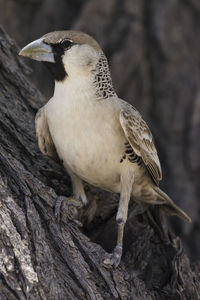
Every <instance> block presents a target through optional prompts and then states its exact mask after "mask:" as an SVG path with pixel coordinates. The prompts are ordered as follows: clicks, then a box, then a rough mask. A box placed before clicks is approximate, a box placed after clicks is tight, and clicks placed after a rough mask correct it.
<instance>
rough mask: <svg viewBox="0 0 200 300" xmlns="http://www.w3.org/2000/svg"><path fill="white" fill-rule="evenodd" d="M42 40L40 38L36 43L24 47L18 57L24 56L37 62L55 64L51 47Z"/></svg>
mask: <svg viewBox="0 0 200 300" xmlns="http://www.w3.org/2000/svg"><path fill="white" fill-rule="evenodd" d="M43 40H44V38H40V39H38V40H36V41H33V42H32V43H30V44H28V45H27V46H25V47H24V48H23V49H22V50H21V51H20V52H19V55H22V56H26V57H29V58H32V59H35V60H38V61H47V62H52V63H55V59H54V55H53V52H52V47H51V46H50V45H48V44H45V43H44V42H43Z"/></svg>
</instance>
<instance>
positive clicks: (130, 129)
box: [120, 102, 162, 185]
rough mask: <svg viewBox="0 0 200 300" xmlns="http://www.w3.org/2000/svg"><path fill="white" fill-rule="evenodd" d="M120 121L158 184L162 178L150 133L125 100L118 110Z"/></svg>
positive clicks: (128, 138)
mask: <svg viewBox="0 0 200 300" xmlns="http://www.w3.org/2000/svg"><path fill="white" fill-rule="evenodd" d="M120 123H121V126H122V128H123V130H124V133H125V135H126V138H127V140H128V141H129V143H130V145H131V147H132V148H133V150H134V152H135V153H136V154H137V155H138V156H140V157H141V158H142V160H143V162H144V164H145V165H146V167H147V169H148V171H149V173H150V174H151V176H152V178H153V180H154V181H155V183H156V184H157V185H158V183H159V181H160V180H161V179H162V171H161V167H160V161H159V158H158V154H157V151H156V148H155V145H154V142H153V137H152V134H151V132H150V130H149V128H148V126H147V124H146V123H145V121H144V120H143V119H142V116H141V115H140V114H139V112H138V111H137V110H136V109H135V108H133V107H132V106H131V105H130V104H127V103H126V102H124V103H123V106H122V110H121V112H120Z"/></svg>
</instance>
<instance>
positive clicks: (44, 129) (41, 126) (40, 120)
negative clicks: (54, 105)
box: [35, 107, 60, 163]
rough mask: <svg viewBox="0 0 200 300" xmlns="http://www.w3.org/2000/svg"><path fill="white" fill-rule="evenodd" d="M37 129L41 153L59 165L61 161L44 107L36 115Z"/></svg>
mask: <svg viewBox="0 0 200 300" xmlns="http://www.w3.org/2000/svg"><path fill="white" fill-rule="evenodd" d="M35 129H36V136H37V140H38V146H39V148H40V151H41V152H42V153H43V154H45V155H47V156H49V157H50V158H51V159H53V160H54V161H56V162H58V163H59V162H60V159H59V157H58V154H57V152H56V148H55V145H54V143H53V140H52V137H51V133H50V131H49V125H48V121H47V119H46V116H45V110H44V107H42V108H41V109H40V110H39V111H38V112H37V114H36V117H35Z"/></svg>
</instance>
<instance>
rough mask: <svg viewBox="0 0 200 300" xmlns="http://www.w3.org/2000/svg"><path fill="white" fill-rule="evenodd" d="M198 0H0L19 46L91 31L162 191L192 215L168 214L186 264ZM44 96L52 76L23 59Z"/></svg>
mask: <svg viewBox="0 0 200 300" xmlns="http://www.w3.org/2000/svg"><path fill="white" fill-rule="evenodd" d="M199 20H200V1H199V0H165V1H160V0H151V1H145V0H124V1H121V0H101V1H99V0H0V23H1V24H2V25H3V27H4V29H5V30H6V31H7V33H8V34H9V35H10V36H11V37H12V38H13V39H15V40H16V42H17V43H18V45H19V47H20V48H21V47H24V46H25V45H26V44H27V43H29V42H31V41H32V40H34V39H37V38H39V37H41V36H42V35H43V34H45V33H47V32H50V31H53V30H63V29H78V30H81V31H85V32H87V33H89V34H91V35H92V36H93V37H94V38H95V39H97V41H98V42H99V43H100V45H101V46H102V48H103V49H104V52H105V54H106V55H107V57H108V60H109V64H110V68H111V74H112V78H113V83H114V87H115V89H116V91H117V93H118V95H119V96H120V97H121V98H123V99H125V100H126V101H128V102H130V103H131V104H133V105H134V106H135V107H136V108H137V109H138V110H139V111H140V113H141V114H142V115H143V117H144V119H145V120H146V121H147V123H148V124H149V127H150V129H151V131H152V133H153V135H154V138H155V143H156V146H157V149H158V153H159V157H160V161H161V165H162V169H163V181H162V183H161V187H162V189H163V190H164V191H165V192H167V193H168V194H169V195H170V197H171V198H172V199H174V201H175V202H176V203H177V204H178V205H179V206H180V207H181V208H182V209H183V210H185V211H186V212H187V213H188V214H189V215H190V216H191V217H192V219H193V223H192V224H191V225H189V224H185V223H184V221H181V220H178V218H175V217H173V218H170V223H171V224H172V228H173V230H174V231H175V232H176V234H178V235H180V236H181V237H182V239H183V241H184V244H185V247H186V249H187V251H188V253H189V255H190V258H191V259H192V261H195V260H196V259H199V258H200V218H199V216H200V200H199V196H200V21H199ZM27 64H29V66H31V67H32V68H33V70H34V72H33V73H32V74H31V76H30V77H31V80H32V81H34V83H35V85H36V86H37V87H38V89H39V90H40V91H41V92H42V93H43V94H44V95H45V97H46V99H48V98H50V97H51V95H52V93H53V86H54V83H53V79H52V78H51V76H50V74H49V72H48V71H47V70H46V69H45V67H43V66H42V65H41V63H36V62H34V63H33V62H32V61H30V60H27Z"/></svg>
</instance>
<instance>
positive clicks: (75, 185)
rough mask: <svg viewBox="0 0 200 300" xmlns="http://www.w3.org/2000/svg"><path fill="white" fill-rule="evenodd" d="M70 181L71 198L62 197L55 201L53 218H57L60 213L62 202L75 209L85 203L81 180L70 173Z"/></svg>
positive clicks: (85, 198)
mask: <svg viewBox="0 0 200 300" xmlns="http://www.w3.org/2000/svg"><path fill="white" fill-rule="evenodd" d="M70 177H71V181H72V189H73V196H72V197H63V196H59V197H58V198H57V200H56V204H55V216H56V218H58V217H59V216H60V212H61V206H62V203H63V201H64V200H67V203H68V204H69V205H73V206H75V207H77V208H81V207H82V206H83V205H85V204H86V203H87V197H86V195H85V191H84V187H83V182H82V180H81V179H80V178H79V177H78V176H76V175H75V174H72V173H70Z"/></svg>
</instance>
